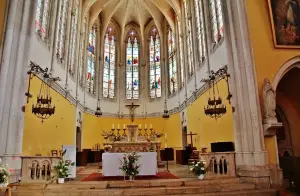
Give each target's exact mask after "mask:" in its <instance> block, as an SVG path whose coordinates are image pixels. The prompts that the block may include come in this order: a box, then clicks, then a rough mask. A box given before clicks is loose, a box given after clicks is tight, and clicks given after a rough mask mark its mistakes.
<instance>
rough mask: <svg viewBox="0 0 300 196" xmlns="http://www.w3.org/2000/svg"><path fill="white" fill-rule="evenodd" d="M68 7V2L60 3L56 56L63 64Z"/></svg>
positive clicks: (63, 0)
mask: <svg viewBox="0 0 300 196" xmlns="http://www.w3.org/2000/svg"><path fill="white" fill-rule="evenodd" d="M68 6H69V1H68V0H60V1H59V9H58V17H57V30H56V56H57V58H58V59H59V60H60V61H61V62H62V61H63V60H64V57H65V40H66V38H65V37H66V30H67V18H68Z"/></svg>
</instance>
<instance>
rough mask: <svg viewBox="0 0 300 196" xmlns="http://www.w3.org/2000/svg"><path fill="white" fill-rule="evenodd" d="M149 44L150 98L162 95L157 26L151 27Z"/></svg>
mask: <svg viewBox="0 0 300 196" xmlns="http://www.w3.org/2000/svg"><path fill="white" fill-rule="evenodd" d="M149 36H150V44H149V65H150V73H149V74H150V76H149V79H150V98H152V99H153V98H159V97H161V73H160V70H161V69H160V39H159V35H158V30H157V28H156V27H153V28H151V30H150V33H149Z"/></svg>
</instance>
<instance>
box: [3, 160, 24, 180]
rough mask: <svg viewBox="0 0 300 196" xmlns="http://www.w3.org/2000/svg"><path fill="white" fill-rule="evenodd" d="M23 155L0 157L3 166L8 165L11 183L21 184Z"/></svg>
mask: <svg viewBox="0 0 300 196" xmlns="http://www.w3.org/2000/svg"><path fill="white" fill-rule="evenodd" d="M21 157H22V155H20V154H14V155H12V154H5V155H3V156H0V158H1V160H2V162H1V164H7V165H8V169H9V172H10V178H9V183H15V182H19V180H20V179H21V168H22V158H21Z"/></svg>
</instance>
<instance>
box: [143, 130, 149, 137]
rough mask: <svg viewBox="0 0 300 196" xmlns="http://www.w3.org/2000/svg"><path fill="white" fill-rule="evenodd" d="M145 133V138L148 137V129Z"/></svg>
mask: <svg viewBox="0 0 300 196" xmlns="http://www.w3.org/2000/svg"><path fill="white" fill-rule="evenodd" d="M144 131H145V134H144V136H145V137H148V133H147V128H145V129H144Z"/></svg>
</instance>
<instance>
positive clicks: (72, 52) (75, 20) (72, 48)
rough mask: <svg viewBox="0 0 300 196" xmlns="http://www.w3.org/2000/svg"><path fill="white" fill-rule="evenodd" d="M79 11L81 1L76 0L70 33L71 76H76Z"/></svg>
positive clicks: (69, 64)
mask: <svg viewBox="0 0 300 196" xmlns="http://www.w3.org/2000/svg"><path fill="white" fill-rule="evenodd" d="M78 9H79V0H74V5H73V12H72V19H71V32H70V37H71V39H70V46H69V63H68V67H69V73H70V75H71V76H73V77H74V76H75V72H76V69H75V60H76V57H75V54H76V40H77V27H78V25H77V24H78Z"/></svg>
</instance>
